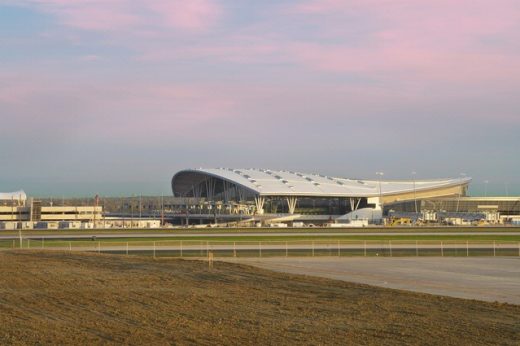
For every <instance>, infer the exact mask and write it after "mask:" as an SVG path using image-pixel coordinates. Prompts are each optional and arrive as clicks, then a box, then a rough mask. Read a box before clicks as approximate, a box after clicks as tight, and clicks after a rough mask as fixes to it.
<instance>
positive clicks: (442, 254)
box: [441, 241, 444, 257]
mask: <svg viewBox="0 0 520 346" xmlns="http://www.w3.org/2000/svg"><path fill="white" fill-rule="evenodd" d="M441 256H442V257H444V246H443V244H442V241H441Z"/></svg>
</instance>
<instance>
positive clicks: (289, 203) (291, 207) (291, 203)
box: [287, 197, 298, 215]
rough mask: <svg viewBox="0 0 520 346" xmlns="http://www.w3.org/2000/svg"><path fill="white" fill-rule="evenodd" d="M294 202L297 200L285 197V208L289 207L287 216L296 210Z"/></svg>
mask: <svg viewBox="0 0 520 346" xmlns="http://www.w3.org/2000/svg"><path fill="white" fill-rule="evenodd" d="M296 202H298V198H296V197H287V206H288V207H289V214H291V215H292V214H294V210H295V209H296Z"/></svg>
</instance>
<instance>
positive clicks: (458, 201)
mask: <svg viewBox="0 0 520 346" xmlns="http://www.w3.org/2000/svg"><path fill="white" fill-rule="evenodd" d="M460 177H461V178H465V177H466V173H460ZM460 194H461V192H460V190H459V196H458V198H457V209H456V210H455V211H456V212H457V213H458V212H459V204H460Z"/></svg>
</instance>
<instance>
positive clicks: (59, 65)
mask: <svg viewBox="0 0 520 346" xmlns="http://www.w3.org/2000/svg"><path fill="white" fill-rule="evenodd" d="M519 42H520V4H519V3H518V2H517V1H508V0H499V1H494V2H489V1H482V0H476V1H469V0H461V1H447V0H438V1H420V2H419V1H407V0H403V1H398V2H396V1H386V0H380V1H376V0H367V1H360V0H359V1H358V0H354V1H338V0H323V1H317V0H302V1H262V2H244V1H231V0H227V1H223V0H222V1H219V0H193V1H189V2H187V1H181V0H170V1H166V0H157V1H154V2H149V1H130V0H105V1H94V0H17V1H14V0H0V120H1V126H0V163H1V166H2V170H1V171H0V190H2V191H9V190H17V189H19V188H23V189H25V190H26V191H27V192H28V194H30V195H39V196H43V195H56V196H62V195H65V196H80V195H81V196H90V195H95V194H96V193H99V194H102V195H122V194H124V195H131V194H139V193H143V194H160V193H164V194H168V193H170V188H169V183H170V179H171V176H172V175H173V174H174V173H175V172H176V171H177V170H180V169H182V168H188V167H221V166H226V167H267V168H272V169H290V170H299V171H303V172H317V173H324V174H328V175H335V176H346V177H362V178H374V177H375V172H376V171H384V172H385V176H387V177H389V178H395V179H399V178H403V179H406V178H409V177H410V173H411V171H414V170H415V171H417V172H418V173H417V177H418V178H436V177H455V176H458V175H459V174H460V173H462V172H464V173H466V174H467V175H469V176H471V177H473V178H474V182H473V186H472V193H474V194H483V193H484V186H485V185H486V184H484V181H486V180H487V181H489V183H488V184H487V189H488V194H505V191H506V190H507V191H508V193H509V194H520V177H519V174H518V173H519V170H520V159H519V155H518V151H519V150H518V149H519V148H520V135H519V133H520V113H519V112H520V101H519V100H520V98H519V97H518V90H520V56H519V55H520V43H519Z"/></svg>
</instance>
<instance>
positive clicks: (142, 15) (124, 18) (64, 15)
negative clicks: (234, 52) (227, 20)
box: [18, 0, 221, 31]
mask: <svg viewBox="0 0 520 346" xmlns="http://www.w3.org/2000/svg"><path fill="white" fill-rule="evenodd" d="M18 4H25V5H33V4H35V5H36V6H37V8H40V9H41V10H43V11H45V12H48V13H51V14H53V15H55V16H56V17H57V18H58V19H59V20H60V21H61V22H62V23H63V24H65V25H67V26H70V27H75V28H79V29H84V30H95V31H119V30H129V29H134V30H151V29H152V30H156V29H158V28H162V29H164V28H168V27H170V28H175V29H179V30H183V31H201V30H206V29H208V28H210V27H211V26H213V25H215V24H216V23H217V20H218V19H219V17H220V14H221V9H220V6H218V4H217V3H216V2H215V0H189V1H184V0H170V1H168V0H156V1H146V0H137V1H132V0H70V1H69V0H32V1H31V0H22V1H21V2H20V3H18ZM154 28H155V29H154Z"/></svg>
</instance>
